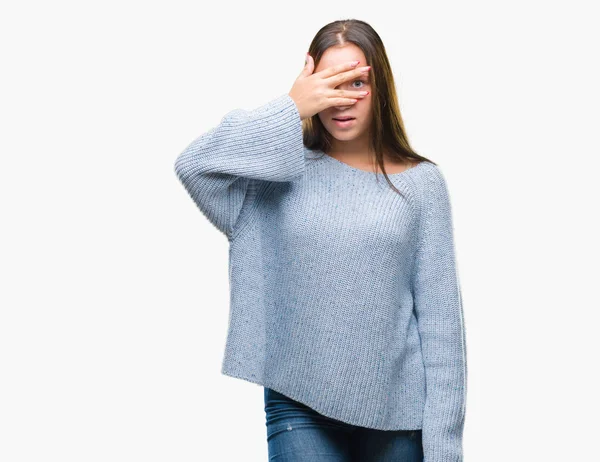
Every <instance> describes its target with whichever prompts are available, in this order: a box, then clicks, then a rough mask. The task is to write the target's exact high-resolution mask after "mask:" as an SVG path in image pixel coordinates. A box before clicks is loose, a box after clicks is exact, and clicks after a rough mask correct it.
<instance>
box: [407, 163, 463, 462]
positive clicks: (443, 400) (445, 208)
mask: <svg viewBox="0 0 600 462" xmlns="http://www.w3.org/2000/svg"><path fill="white" fill-rule="evenodd" d="M426 175H427V178H426V185H425V188H424V194H423V196H422V199H423V202H422V208H421V224H420V232H419V236H420V245H419V248H418V251H417V259H416V263H415V265H416V270H415V272H414V286H413V291H414V297H415V298H414V300H415V311H416V316H417V321H418V329H419V333H420V336H421V347H422V351H423V360H424V364H425V375H426V382H427V396H426V401H425V412H424V416H423V433H422V435H423V449H424V454H425V462H441V461H444V462H460V461H462V460H463V449H462V435H463V427H464V420H465V411H466V391H467V361H466V340H465V327H464V316H463V307H462V298H461V287H460V282H459V276H458V271H457V265H456V258H455V249H454V230H453V222H452V210H451V205H450V197H449V193H448V188H447V184H446V181H445V178H444V176H443V174H442V172H441V171H440V170H439V168H438V167H437V166H435V165H432V166H431V170H430V171H429V172H427V174H426Z"/></svg>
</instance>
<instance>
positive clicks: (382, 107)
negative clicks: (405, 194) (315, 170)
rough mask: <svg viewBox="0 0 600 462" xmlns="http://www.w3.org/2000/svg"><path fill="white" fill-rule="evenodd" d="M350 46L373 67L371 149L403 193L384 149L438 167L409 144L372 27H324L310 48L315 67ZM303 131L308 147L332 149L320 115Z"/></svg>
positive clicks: (350, 23) (347, 22)
mask: <svg viewBox="0 0 600 462" xmlns="http://www.w3.org/2000/svg"><path fill="white" fill-rule="evenodd" d="M346 43H353V44H354V45H356V46H357V47H359V48H360V49H361V50H362V52H363V53H364V55H365V57H366V59H367V62H366V63H361V64H360V65H361V66H367V65H370V66H372V70H371V71H370V74H369V79H370V80H371V88H372V104H373V120H372V122H371V127H370V131H371V133H372V136H371V139H370V145H371V150H372V151H373V152H374V153H375V160H376V163H377V165H378V166H379V169H380V170H381V171H382V172H383V175H384V176H385V179H386V181H387V182H388V184H389V185H390V187H392V188H393V189H394V190H396V191H397V192H398V193H400V191H398V189H397V188H396V187H395V186H394V185H393V183H392V182H391V181H390V179H389V177H388V175H387V173H386V171H385V167H384V150H386V151H388V152H389V154H390V156H392V157H393V158H394V159H397V160H399V161H402V162H404V161H408V162H417V163H419V162H423V161H426V162H431V163H432V164H434V165H437V164H436V163H435V162H433V161H431V160H429V159H427V158H426V157H423V156H421V155H419V154H417V153H416V152H415V151H414V150H413V149H412V147H411V146H410V143H409V142H408V137H407V136H406V130H405V129H404V122H403V120H402V115H401V114H400V108H399V104H398V96H397V94H396V85H395V82H394V76H393V74H392V69H391V66H390V62H389V60H388V57H387V53H386V51H385V47H384V46H383V42H382V41H381V38H380V37H379V35H378V34H377V32H375V30H374V29H373V28H372V27H371V26H370V25H369V24H367V23H366V22H364V21H360V20H358V19H344V20H338V21H334V22H331V23H329V24H327V25H326V26H324V27H322V28H321V29H320V30H319V31H318V32H317V34H316V35H315V37H314V38H313V40H312V42H311V44H310V47H309V49H308V52H309V54H310V55H311V56H312V58H313V59H314V62H315V68H316V67H317V66H318V64H319V61H320V60H321V57H322V56H323V54H324V53H325V51H326V50H327V49H328V48H329V47H332V46H340V45H344V44H346ZM302 129H303V138H304V145H305V146H306V147H307V148H309V149H312V150H318V151H322V152H325V153H327V152H328V150H329V149H330V148H331V134H330V133H329V132H328V131H327V130H326V129H325V127H324V126H323V123H322V122H321V119H319V116H318V114H315V115H313V116H312V117H309V118H306V119H304V120H303V121H302Z"/></svg>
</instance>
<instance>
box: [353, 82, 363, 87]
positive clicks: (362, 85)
mask: <svg viewBox="0 0 600 462" xmlns="http://www.w3.org/2000/svg"><path fill="white" fill-rule="evenodd" d="M356 82H360V83H362V84H363V85H361V86H360V87H354V88H361V87H362V86H364V84H365V82H364V80H355V81H354V82H353V84H354V83H356Z"/></svg>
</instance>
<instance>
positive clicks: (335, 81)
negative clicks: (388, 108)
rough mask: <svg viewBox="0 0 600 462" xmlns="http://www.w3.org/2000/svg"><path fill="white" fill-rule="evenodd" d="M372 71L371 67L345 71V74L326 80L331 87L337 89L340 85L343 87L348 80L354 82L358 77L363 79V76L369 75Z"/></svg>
mask: <svg viewBox="0 0 600 462" xmlns="http://www.w3.org/2000/svg"><path fill="white" fill-rule="evenodd" d="M370 69H371V66H362V67H359V68H357V69H352V70H350V71H345V72H341V73H339V74H335V75H332V76H330V77H328V78H326V79H325V80H326V81H327V83H328V85H329V86H331V87H333V88H335V87H337V86H338V85H341V84H342V83H344V82H347V81H348V80H352V79H355V78H357V77H362V76H366V75H368V74H369V71H370Z"/></svg>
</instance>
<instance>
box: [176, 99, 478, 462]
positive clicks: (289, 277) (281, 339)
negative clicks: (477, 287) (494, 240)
mask: <svg viewBox="0 0 600 462" xmlns="http://www.w3.org/2000/svg"><path fill="white" fill-rule="evenodd" d="M175 172H176V174H177V176H178V178H179V180H180V181H181V183H182V184H183V186H184V187H185V189H186V191H187V193H189V196H191V198H192V199H193V201H194V202H195V204H196V205H197V207H198V208H199V210H200V211H201V212H202V213H203V215H204V216H205V217H206V218H207V219H208V220H209V221H210V222H211V223H212V224H213V225H214V227H216V229H218V230H219V231H220V232H221V233H223V235H224V236H226V237H227V239H228V245H229V288H230V311H229V324H228V331H227V340H226V345H225V351H224V356H223V362H222V370H221V373H222V374H225V375H227V376H230V377H235V378H238V379H243V380H245V381H248V382H251V383H254V384H258V385H262V386H263V387H269V388H272V389H273V390H276V391H278V392H280V393H282V394H284V395H286V396H288V397H290V398H292V399H294V400H296V401H299V402H301V403H304V404H305V405H307V406H309V407H310V408H312V409H314V410H315V411H317V412H319V413H321V414H323V415H325V416H328V417H331V418H334V419H337V420H340V421H342V422H346V423H349V424H352V425H357V426H362V427H367V428H372V429H378V430H408V429H422V437H423V440H422V441H423V449H424V454H425V462H441V461H446V462H449V461H451V462H457V461H462V460H463V449H462V436H463V427H464V420H465V410H466V407H465V406H466V390H467V388H466V381H467V363H466V343H465V327H464V319H463V307H462V301H461V286H460V283H459V278H458V271H457V264H456V257H455V247H454V237H453V232H454V231H453V222H452V212H451V208H450V200H449V193H448V188H447V184H446V181H445V177H444V176H443V174H442V172H441V169H440V168H439V167H438V166H437V165H435V164H433V163H431V162H421V163H420V164H418V165H416V166H415V167H412V168H409V169H408V170H405V171H404V172H401V173H395V174H389V177H390V179H391V181H392V182H393V184H394V185H395V186H396V187H397V188H398V190H400V191H401V193H402V194H398V193H397V192H396V191H394V190H393V189H391V188H390V187H389V185H388V184H387V183H386V182H385V179H384V178H383V176H382V175H381V174H378V175H377V174H375V172H368V171H366V170H362V169H358V168H355V167H352V166H350V165H349V164H346V163H344V162H341V161H339V160H337V159H335V158H334V157H331V156H329V155H328V154H326V153H324V152H322V151H317V150H311V149H308V148H307V147H306V146H305V145H304V143H303V131H302V120H301V118H300V115H299V112H298V109H297V106H296V104H295V102H294V100H293V99H292V98H291V97H290V96H289V95H288V94H283V95H281V96H279V97H277V98H275V99H272V100H270V101H268V102H267V103H266V104H263V105H262V106H260V107H257V108H255V109H252V110H244V109H235V110H232V111H230V112H228V113H227V114H225V116H223V118H222V119H221V121H220V123H219V124H218V125H217V126H215V127H213V128H211V129H210V130H208V131H206V132H205V133H203V134H201V135H200V136H199V137H197V138H196V139H195V140H193V141H192V142H191V144H189V146H187V148H185V150H184V151H183V152H181V154H179V156H178V157H177V158H176V160H175Z"/></svg>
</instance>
